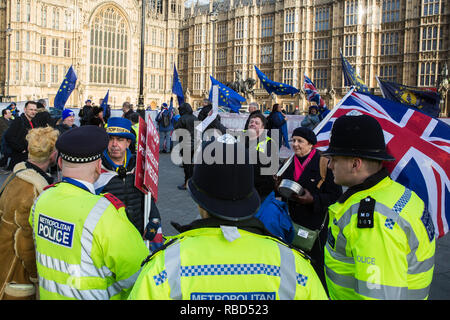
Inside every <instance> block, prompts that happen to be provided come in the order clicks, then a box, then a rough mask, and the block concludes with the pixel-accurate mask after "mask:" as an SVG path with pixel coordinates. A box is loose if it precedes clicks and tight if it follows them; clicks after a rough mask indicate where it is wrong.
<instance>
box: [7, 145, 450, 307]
mask: <svg viewBox="0 0 450 320" xmlns="http://www.w3.org/2000/svg"><path fill="white" fill-rule="evenodd" d="M159 157H160V158H159V184H158V199H157V206H158V209H159V211H160V214H161V219H162V230H163V234H164V235H167V236H170V235H175V234H178V232H177V231H176V230H175V229H174V228H173V227H172V225H171V224H170V221H175V222H177V223H179V224H181V225H183V224H189V223H190V222H191V221H193V220H195V219H198V218H199V213H198V209H197V205H196V204H195V203H194V201H193V200H192V199H191V197H190V196H189V192H188V191H181V190H178V189H177V186H178V185H180V184H182V183H183V182H184V173H183V169H182V168H181V167H179V166H177V165H175V164H173V163H172V161H171V159H170V154H160V155H159ZM6 177H7V172H0V183H1V184H2V183H3V181H4V180H5V179H6ZM436 243H437V245H436V255H435V268H434V276H433V282H432V283H431V291H430V295H429V299H430V300H450V236H449V234H447V235H446V236H444V237H442V238H440V239H438V240H437V242H436Z"/></svg>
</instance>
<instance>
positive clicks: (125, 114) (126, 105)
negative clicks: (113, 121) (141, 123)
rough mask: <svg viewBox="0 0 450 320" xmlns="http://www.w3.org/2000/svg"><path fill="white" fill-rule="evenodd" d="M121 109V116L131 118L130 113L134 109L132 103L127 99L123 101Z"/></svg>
mask: <svg viewBox="0 0 450 320" xmlns="http://www.w3.org/2000/svg"><path fill="white" fill-rule="evenodd" d="M122 111H123V115H122V118H126V119H128V120H130V121H131V119H130V118H131V115H132V114H133V113H134V111H133V107H132V105H131V104H130V103H129V102H128V101H125V102H124V103H123V104H122Z"/></svg>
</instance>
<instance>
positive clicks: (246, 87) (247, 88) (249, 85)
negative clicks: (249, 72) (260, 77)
mask: <svg viewBox="0 0 450 320" xmlns="http://www.w3.org/2000/svg"><path fill="white" fill-rule="evenodd" d="M236 79H237V80H236V81H234V82H228V83H227V84H226V85H227V87H230V88H231V89H233V90H234V91H236V92H237V93H242V94H243V95H244V97H245V98H248V97H249V96H250V95H253V94H254V91H253V86H254V85H255V84H256V80H255V79H253V78H248V79H246V80H243V79H242V72H241V71H240V70H236Z"/></svg>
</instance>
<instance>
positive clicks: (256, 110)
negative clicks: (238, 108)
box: [244, 102, 267, 130]
mask: <svg viewBox="0 0 450 320" xmlns="http://www.w3.org/2000/svg"><path fill="white" fill-rule="evenodd" d="M248 112H249V113H250V114H249V116H248V118H247V121H246V122H245V126H244V130H247V129H248V122H249V121H250V117H251V116H252V115H254V114H255V113H261V110H259V106H258V104H257V103H256V102H250V104H249V105H248ZM261 114H262V113H261ZM266 129H267V128H266Z"/></svg>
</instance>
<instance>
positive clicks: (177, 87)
mask: <svg viewBox="0 0 450 320" xmlns="http://www.w3.org/2000/svg"><path fill="white" fill-rule="evenodd" d="M172 93H174V94H175V95H176V96H177V100H178V105H179V106H181V105H182V104H183V102H184V94H183V87H182V86H181V82H180V78H178V72H177V68H176V67H175V64H174V65H173V83H172Z"/></svg>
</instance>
